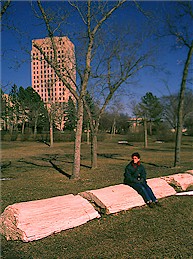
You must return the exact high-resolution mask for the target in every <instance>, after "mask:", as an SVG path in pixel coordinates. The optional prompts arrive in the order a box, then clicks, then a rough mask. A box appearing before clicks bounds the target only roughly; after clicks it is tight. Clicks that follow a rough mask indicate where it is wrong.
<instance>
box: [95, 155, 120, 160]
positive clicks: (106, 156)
mask: <svg viewBox="0 0 193 259" xmlns="http://www.w3.org/2000/svg"><path fill="white" fill-rule="evenodd" d="M97 155H98V156H99V157H104V158H110V159H118V160H125V159H123V158H120V156H121V155H120V154H97Z"/></svg>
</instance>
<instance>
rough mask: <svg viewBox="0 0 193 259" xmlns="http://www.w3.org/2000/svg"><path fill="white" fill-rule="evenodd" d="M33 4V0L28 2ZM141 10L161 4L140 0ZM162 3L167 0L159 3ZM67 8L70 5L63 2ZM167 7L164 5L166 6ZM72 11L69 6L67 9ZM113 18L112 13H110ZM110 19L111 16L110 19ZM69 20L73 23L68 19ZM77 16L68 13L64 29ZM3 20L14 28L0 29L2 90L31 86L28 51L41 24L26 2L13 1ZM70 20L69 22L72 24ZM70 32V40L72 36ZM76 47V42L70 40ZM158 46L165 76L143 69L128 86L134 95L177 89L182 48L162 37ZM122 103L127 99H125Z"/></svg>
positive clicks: (122, 13)
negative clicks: (141, 0) (135, 82)
mask: <svg viewBox="0 0 193 259" xmlns="http://www.w3.org/2000/svg"><path fill="white" fill-rule="evenodd" d="M32 3H33V4H34V3H35V2H34V1H32ZM57 3H58V1H54V2H51V3H50V6H53V5H56V4H57ZM140 3H141V4H142V5H143V7H144V9H145V10H154V11H155V10H157V11H158V12H159V13H160V12H161V9H160V8H161V3H160V2H159V1H155V2H153V1H148V2H143V3H142V2H140ZM163 3H164V5H166V7H167V4H168V2H163ZM66 8H67V11H68V10H69V9H70V8H71V7H69V6H68V5H67V3H66ZM166 9H167V8H166ZM71 10H72V9H71ZM129 15H130V16H131V19H133V20H134V19H135V20H136V21H137V23H138V26H141V25H142V24H143V19H144V18H142V15H141V14H139V12H138V11H136V8H132V9H131V11H130V13H129ZM127 16H128V9H127V8H126V7H123V8H121V9H120V10H119V11H117V12H116V13H115V17H114V19H115V20H116V21H119V22H120V23H121V22H124V21H127ZM112 17H113V16H112ZM112 19H113V18H112ZM72 21H73V22H72ZM79 22H80V20H79V18H78V17H77V16H75V13H74V14H73V15H72V18H71V23H69V24H70V25H69V26H66V32H64V34H66V35H67V36H69V35H68V32H69V31H70V33H72V30H76V29H77V27H78V26H79ZM3 23H4V24H9V25H13V24H14V26H15V27H16V28H17V31H15V30H14V29H12V28H10V29H8V28H6V27H3V28H2V31H1V53H2V57H1V85H2V88H3V90H4V91H5V92H9V90H10V88H11V86H12V85H13V84H16V85H17V86H18V87H19V86H23V87H24V88H26V87H28V86H31V71H30V55H29V53H30V50H31V41H32V39H36V38H43V37H45V36H46V31H45V28H44V26H43V25H42V24H41V23H40V21H39V20H37V19H36V18H35V17H34V14H33V12H32V9H31V5H30V2H28V1H13V3H12V6H11V7H10V8H9V9H8V11H7V13H6V15H5V16H4V17H3ZM72 23H73V24H72ZM71 35H73V34H71ZM71 35H70V37H69V38H70V39H71V40H72V41H73V39H72V38H71V37H73V36H71ZM74 44H75V47H76V42H74ZM159 44H160V45H161V48H159V51H158V52H157V53H156V56H155V59H156V63H157V64H160V65H162V66H163V67H164V68H165V69H166V70H167V71H168V72H169V73H168V75H166V74H164V73H161V72H157V71H156V72H155V71H150V70H147V69H146V70H144V72H143V73H140V74H139V75H138V78H137V79H138V83H137V85H135V86H134V87H133V88H132V91H133V93H134V94H136V98H138V99H139V98H140V97H141V96H144V95H145V93H146V92H152V93H153V94H154V95H156V96H158V97H160V96H161V95H163V94H166V95H167V94H169V93H168V89H167V87H166V84H165V83H164V81H165V82H166V83H167V85H168V86H169V88H170V91H171V92H172V93H176V92H178V91H179V89H180V83H181V76H182V70H183V63H182V62H181V60H184V59H185V58H186V55H187V54H186V53H187V52H186V51H185V50H184V51H183V50H182V49H178V50H174V49H172V45H174V44H175V40H174V39H172V38H164V39H162V41H160V42H159ZM125 102H128V100H126V101H125Z"/></svg>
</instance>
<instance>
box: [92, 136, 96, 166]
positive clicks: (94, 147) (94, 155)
mask: <svg viewBox="0 0 193 259" xmlns="http://www.w3.org/2000/svg"><path fill="white" fill-rule="evenodd" d="M91 167H92V168H94V169H95V168H97V133H96V132H94V133H92V136H91Z"/></svg>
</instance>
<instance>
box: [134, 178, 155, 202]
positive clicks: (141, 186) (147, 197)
mask: <svg viewBox="0 0 193 259" xmlns="http://www.w3.org/2000/svg"><path fill="white" fill-rule="evenodd" d="M129 186H131V187H132V188H133V189H134V190H136V191H137V192H138V193H139V194H140V195H141V196H142V197H143V199H144V201H145V202H146V203H147V202H148V201H153V202H155V201H156V200H157V199H156V197H155V195H154V193H153V191H152V189H151V188H150V187H149V186H148V185H147V183H130V184H129Z"/></svg>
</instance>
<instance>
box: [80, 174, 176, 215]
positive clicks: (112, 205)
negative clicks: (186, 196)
mask: <svg viewBox="0 0 193 259" xmlns="http://www.w3.org/2000/svg"><path fill="white" fill-rule="evenodd" d="M147 182H148V185H149V186H150V187H151V188H152V190H153V192H154V193H155V195H156V197H157V198H158V199H159V198H163V197H167V196H170V195H174V194H176V191H175V190H174V189H173V188H172V187H171V186H170V185H169V184H168V183H167V182H166V181H165V180H163V179H161V178H153V179H149V180H148V181H147ZM80 195H81V196H82V197H84V198H86V199H88V200H90V201H92V202H94V203H95V204H96V205H97V206H98V207H100V208H102V209H105V213H106V214H111V213H115V212H119V211H122V210H128V209H131V208H134V207H138V206H142V205H144V204H145V202H144V200H143V198H142V197H141V196H140V195H139V194H138V193H137V192H136V191H135V190H133V189H132V188H131V187H129V186H127V185H124V184H119V185H115V186H109V187H105V188H102V189H98V190H90V191H86V192H82V193H80Z"/></svg>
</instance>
